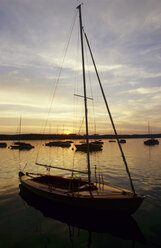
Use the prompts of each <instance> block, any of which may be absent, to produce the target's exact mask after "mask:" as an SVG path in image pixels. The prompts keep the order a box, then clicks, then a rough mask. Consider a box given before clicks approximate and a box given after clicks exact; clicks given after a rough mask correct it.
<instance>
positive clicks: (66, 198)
mask: <svg viewBox="0 0 161 248" xmlns="http://www.w3.org/2000/svg"><path fill="white" fill-rule="evenodd" d="M20 181H21V184H22V186H23V187H25V188H26V189H28V190H29V191H30V192H32V193H33V194H35V195H37V196H39V197H41V198H42V199H45V200H49V201H51V202H56V203H58V204H62V205H66V206H68V207H74V208H77V209H78V210H81V211H82V210H83V211H84V210H86V211H92V212H93V213H95V212H97V211H101V212H104V213H107V212H108V213H115V214H116V213H122V214H125V215H130V214H133V213H134V212H135V211H136V210H137V209H138V208H139V206H140V204H141V203H142V201H143V199H144V197H142V196H139V195H137V196H135V197H132V196H131V195H130V196H129V195H128V194H127V196H126V195H121V194H120V196H117V195H116V196H115V193H114V195H108V193H107V195H106V192H105V193H104V192H103V193H104V195H102V192H99V190H92V193H91V194H89V191H88V190H86V191H85V192H78V191H73V192H71V191H68V190H67V188H66V189H63V188H61V189H60V188H54V187H51V186H50V185H45V184H42V183H40V182H35V181H34V180H32V179H27V180H26V179H25V178H24V177H21V178H20ZM68 189H69V187H68ZM114 189H115V188H114ZM101 195H102V196H101Z"/></svg>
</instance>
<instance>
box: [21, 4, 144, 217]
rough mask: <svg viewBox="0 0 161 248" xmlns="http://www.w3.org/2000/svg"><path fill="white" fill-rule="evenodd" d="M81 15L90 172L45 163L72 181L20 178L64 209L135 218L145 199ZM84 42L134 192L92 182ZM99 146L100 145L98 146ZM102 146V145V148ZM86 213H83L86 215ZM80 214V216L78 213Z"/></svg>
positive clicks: (34, 176) (48, 177)
mask: <svg viewBox="0 0 161 248" xmlns="http://www.w3.org/2000/svg"><path fill="white" fill-rule="evenodd" d="M77 9H78V13H79V26H80V37H81V55H82V72H83V89H84V97H83V98H84V109H85V124H86V144H85V147H86V148H87V169H88V171H79V170H74V169H67V168H61V167H59V166H51V165H47V164H42V163H36V165H39V166H43V167H46V168H47V169H52V168H54V169H59V170H64V171H68V172H69V171H70V172H71V173H72V176H71V177H67V176H56V175H49V174H36V173H32V172H26V173H25V174H24V172H22V171H20V172H19V178H20V182H21V184H22V186H23V187H24V188H25V189H27V190H29V191H30V192H32V193H34V194H35V195H38V196H40V197H41V198H42V201H43V199H47V200H49V201H50V202H53V203H54V202H56V203H59V204H62V205H63V206H68V207H70V208H73V211H77V210H80V211H84V210H85V211H89V212H93V213H96V212H101V213H103V212H106V213H113V214H115V215H116V214H117V213H121V214H126V215H129V214H132V213H134V212H135V211H136V210H137V209H138V208H139V206H140V204H141V203H142V201H143V199H144V196H142V195H140V194H137V193H136V191H135V189H134V185H133V182H132V179H131V176H130V172H129V169H128V166H127V162H126V159H125V155H124V153H123V150H122V147H121V144H120V141H119V138H118V136H117V131H116V128H115V125H114V122H113V119H112V116H111V112H110V110H109V107H108V104H107V100H106V97H105V94H104V90H103V88H102V84H101V81H100V78H99V75H98V71H97V68H96V64H95V61H94V58H93V54H92V51H91V48H90V45H89V41H88V39H87V35H86V33H85V32H84V27H83V25H82V14H81V5H79V6H78V7H77ZM84 38H85V40H86V42H87V45H88V48H89V51H90V55H91V58H92V61H93V64H94V68H95V71H96V75H97V78H98V82H99V85H100V88H101V92H102V95H103V99H104V101H105V105H106V108H107V112H108V114H109V116H110V120H111V123H112V126H113V129H114V133H115V137H116V140H117V143H118V145H119V148H120V151H121V155H122V158H123V161H124V164H125V167H126V171H127V174H128V176H129V180H130V185H131V188H132V190H127V189H123V188H119V187H116V186H111V185H107V184H104V182H102V183H100V184H99V186H98V185H97V182H93V181H91V167H90V144H91V143H90V142H89V134H88V111H87V94H86V73H85V62H84V61H85V57H84ZM83 145H84V144H83ZM95 145H96V144H95ZM99 145H102V144H99ZM74 173H79V175H80V174H84V175H87V176H88V178H87V179H83V178H81V177H79V178H78V177H73V174H74ZM82 213H83V212H82ZM78 214H80V212H79V211H78Z"/></svg>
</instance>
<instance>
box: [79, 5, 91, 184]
mask: <svg viewBox="0 0 161 248" xmlns="http://www.w3.org/2000/svg"><path fill="white" fill-rule="evenodd" d="M77 9H78V10H79V24H80V38H81V52H82V70H83V87H84V106H85V122H86V143H87V163H88V182H89V184H90V183H91V170H90V157H89V135H88V110H87V94H86V76H85V63H84V46H83V26H82V13H81V4H80V5H78V7H77Z"/></svg>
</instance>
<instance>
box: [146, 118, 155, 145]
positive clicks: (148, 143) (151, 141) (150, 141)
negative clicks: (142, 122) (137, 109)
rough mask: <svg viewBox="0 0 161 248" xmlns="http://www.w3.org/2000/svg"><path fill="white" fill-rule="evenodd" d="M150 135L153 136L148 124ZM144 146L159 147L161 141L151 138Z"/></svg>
mask: <svg viewBox="0 0 161 248" xmlns="http://www.w3.org/2000/svg"><path fill="white" fill-rule="evenodd" d="M148 133H149V135H151V132H150V125H149V122H148ZM144 145H147V146H154V145H159V140H157V139H155V138H153V137H151V138H150V139H148V140H145V141H144Z"/></svg>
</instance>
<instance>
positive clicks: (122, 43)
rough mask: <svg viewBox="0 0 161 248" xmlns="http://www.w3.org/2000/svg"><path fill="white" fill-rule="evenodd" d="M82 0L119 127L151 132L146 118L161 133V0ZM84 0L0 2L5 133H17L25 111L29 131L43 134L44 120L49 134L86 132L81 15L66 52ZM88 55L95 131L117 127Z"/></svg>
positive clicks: (0, 103) (24, 128) (1, 127)
mask: <svg viewBox="0 0 161 248" xmlns="http://www.w3.org/2000/svg"><path fill="white" fill-rule="evenodd" d="M83 3H84V4H83V6H82V15H83V26H84V29H85V32H86V33H87V35H88V39H89V41H90V45H91V48H92V51H93V54H94V57H95V60H96V64H97V68H98V71H99V74H100V78H101V81H102V85H103V87H104V90H105V93H106V96H107V101H108V103H109V106H110V109H111V112H112V115H113V118H114V122H115V124H116V127H117V130H118V133H119V134H120V133H121V134H124V133H126V134H140V133H147V132H148V131H147V130H148V122H149V123H150V127H151V132H152V133H161V1H160V0H99V1H98V0H84V1H83ZM78 4H79V1H74V0H34V1H33V0H0V120H1V121H0V133H16V132H18V129H19V122H20V117H21V120H22V125H21V132H23V133H40V132H42V130H43V128H44V125H45V126H46V129H45V132H53V133H62V132H64V133H70V132H79V131H80V132H82V133H84V129H83V127H82V126H83V125H82V123H84V118H83V106H82V103H83V98H81V97H76V96H74V94H79V95H82V94H83V90H82V89H83V88H82V79H81V58H80V56H79V55H80V54H79V46H78V40H79V34H78V15H77V20H76V22H75V25H74V28H73V33H72V38H71V42H70V44H69V47H68V50H67V52H66V53H65V51H66V50H65V49H66V44H68V40H69V32H70V29H71V25H72V23H73V20H74V17H75V15H76V13H77V10H76V6H77V5H78ZM85 50H86V49H85ZM64 54H66V55H65V60H64V62H63V58H64ZM85 57H86V55H85ZM86 61H87V62H86V68H87V83H88V81H89V86H87V88H88V89H90V88H91V87H90V84H91V85H92V93H91V92H90V91H89V92H88V93H87V94H88V96H89V97H92V98H93V101H92V100H88V103H89V119H90V123H91V124H90V128H91V133H94V132H96V133H100V134H106V133H112V129H111V125H110V122H109V118H108V116H107V115H106V109H105V107H104V103H103V100H102V99H101V93H100V90H99V88H98V83H97V78H96V77H95V76H94V71H93V68H92V66H91V61H90V58H88V59H87V60H86ZM61 65H63V69H62V70H61V69H60V68H61ZM60 72H61V73H60ZM89 73H90V76H89ZM59 74H60V78H59ZM88 79H89V80H88ZM55 90H56V91H55ZM93 113H94V114H93ZM94 120H95V121H94ZM74 123H76V124H74Z"/></svg>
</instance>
